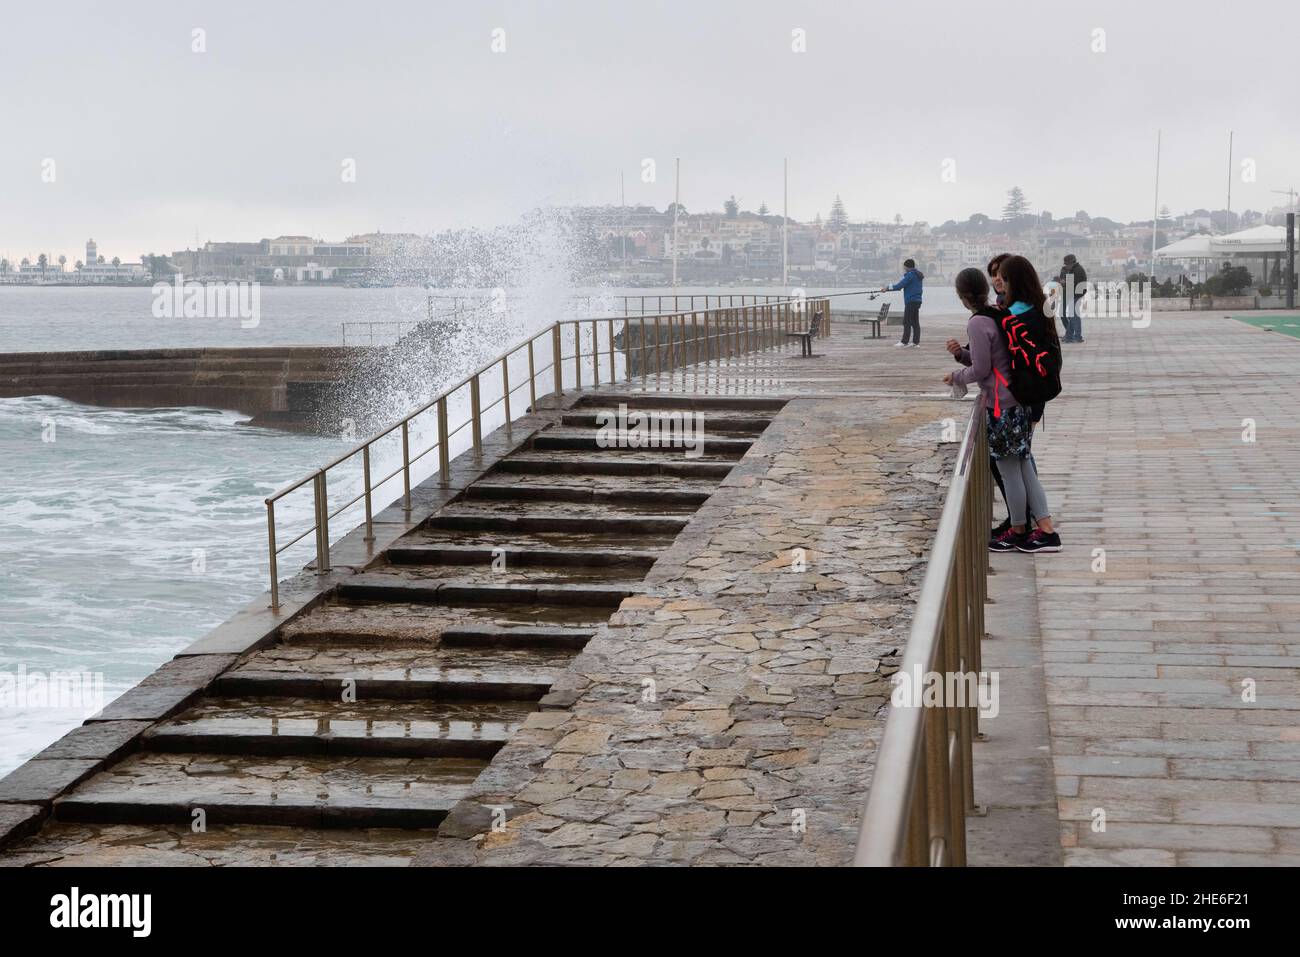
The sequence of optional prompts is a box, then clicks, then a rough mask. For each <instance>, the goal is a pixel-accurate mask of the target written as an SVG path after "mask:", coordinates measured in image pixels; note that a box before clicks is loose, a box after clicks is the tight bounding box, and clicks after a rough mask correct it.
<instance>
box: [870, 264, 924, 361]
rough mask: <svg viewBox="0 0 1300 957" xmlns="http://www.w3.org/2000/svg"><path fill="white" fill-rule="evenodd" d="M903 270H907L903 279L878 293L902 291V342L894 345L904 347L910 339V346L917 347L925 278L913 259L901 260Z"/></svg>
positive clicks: (919, 338)
mask: <svg viewBox="0 0 1300 957" xmlns="http://www.w3.org/2000/svg"><path fill="white" fill-rule="evenodd" d="M903 268H904V269H905V270H907V271H906V272H904V273H903V278H902V279H900V280H898V282H896V283H894V284H893V285H892V286H885V287H882V288H881V290H880V291H881V292H897V291H898V290H899V289H901V290H903V341H902V342H898V343H895V345H899V346H906V345H908V344H909V343H908V339H909V338H910V339H911V343H910V344H911V345H912V346H919V345H920V344H921V289H922V281H923V280H924V279H925V276H924V275H922V273H921V271H920V270H919V269H917V268H916V261H915V260H913V259H905V260H903Z"/></svg>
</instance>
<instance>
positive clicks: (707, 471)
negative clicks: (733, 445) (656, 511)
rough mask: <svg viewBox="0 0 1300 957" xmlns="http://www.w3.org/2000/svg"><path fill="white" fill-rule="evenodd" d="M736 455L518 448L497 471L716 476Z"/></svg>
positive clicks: (718, 477)
mask: <svg viewBox="0 0 1300 957" xmlns="http://www.w3.org/2000/svg"><path fill="white" fill-rule="evenodd" d="M735 464H736V458H735V456H733V455H727V456H719V455H710V454H709V452H708V447H707V446H706V447H705V453H704V454H703V455H701V456H699V457H697V458H669V457H666V456H663V455H660V454H658V453H643V452H640V451H637V450H635V449H596V450H593V451H590V452H554V451H528V452H515V453H513V454H511V455H510V456H509V458H506V459H503V460H501V461H500V462H498V463H497V465H496V469H495V471H494V473H493V474H494V475H495V474H497V473H506V474H511V475H541V476H558V475H609V476H655V477H667V478H689V479H700V480H704V479H716V480H718V481H721V480H722V479H724V478H726V477H727V474H728V473H729V472H730V471H731V470H732V468H734V467H735Z"/></svg>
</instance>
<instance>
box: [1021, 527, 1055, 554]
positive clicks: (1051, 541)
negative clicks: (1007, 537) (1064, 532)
mask: <svg viewBox="0 0 1300 957" xmlns="http://www.w3.org/2000/svg"><path fill="white" fill-rule="evenodd" d="M1015 548H1016V550H1017V551H1021V552H1059V551H1060V550H1061V536H1060V535H1058V534H1056V532H1045V531H1043V530H1042V529H1041V528H1036V529H1034V530H1033V531H1032V532H1030V533H1029V534H1028V535H1026V536H1025V537H1024V538H1022V539H1020V541H1018V542H1016V544H1015Z"/></svg>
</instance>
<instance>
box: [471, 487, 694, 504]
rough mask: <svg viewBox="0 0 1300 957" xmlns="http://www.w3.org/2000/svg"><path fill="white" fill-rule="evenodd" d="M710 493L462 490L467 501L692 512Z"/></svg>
mask: <svg viewBox="0 0 1300 957" xmlns="http://www.w3.org/2000/svg"><path fill="white" fill-rule="evenodd" d="M711 494H713V492H712V489H710V490H708V491H705V490H704V489H676V488H663V487H659V488H640V487H638V486H636V485H632V484H628V485H624V486H622V487H613V488H611V487H602V486H597V485H595V484H594V483H591V484H587V483H582V484H579V483H572V482H570V483H556V484H548V485H542V484H537V483H527V482H512V483H506V482H476V483H475V484H474V485H472V486H470V487H469V489H467V490H466V494H465V499H466V500H469V501H483V500H490V501H518V502H524V501H526V502H579V503H584V504H585V503H591V504H594V505H603V506H610V505H612V506H614V507H621V506H626V505H643V506H648V507H651V508H653V509H656V510H662V509H664V508H665V507H668V508H672V509H677V508H682V509H687V508H689V509H692V510H693V509H696V508H698V507H699V506H701V505H703V504H704V502H705V500H706V499H708V497H709V496H710V495H711Z"/></svg>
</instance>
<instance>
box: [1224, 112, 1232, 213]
mask: <svg viewBox="0 0 1300 957" xmlns="http://www.w3.org/2000/svg"><path fill="white" fill-rule="evenodd" d="M1231 219H1232V130H1228V208H1227V209H1225V210H1224V211H1223V231H1224V233H1230V232H1232V226H1231V224H1230V223H1231Z"/></svg>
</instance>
